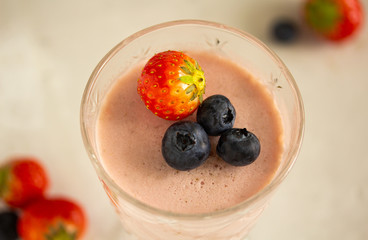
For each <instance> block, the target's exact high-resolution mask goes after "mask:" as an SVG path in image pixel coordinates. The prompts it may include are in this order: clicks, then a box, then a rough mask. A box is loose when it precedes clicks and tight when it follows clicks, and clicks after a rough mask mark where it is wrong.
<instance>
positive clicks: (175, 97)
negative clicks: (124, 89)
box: [137, 51, 206, 120]
mask: <svg viewBox="0 0 368 240" xmlns="http://www.w3.org/2000/svg"><path fill="white" fill-rule="evenodd" d="M205 87H206V83H205V79H204V73H203V71H202V69H201V67H200V66H199V65H198V63H197V62H196V61H195V60H194V59H192V58H190V57H189V56H187V55H186V54H184V53H182V52H177V51H165V52H161V53H158V54H156V55H154V56H153V57H152V58H151V59H150V60H149V61H148V62H147V64H146V65H145V66H144V68H143V71H142V74H141V77H140V78H139V80H138V87H137V90H138V94H139V95H140V96H141V99H142V101H143V102H144V104H145V105H146V107H147V108H148V109H149V110H151V111H152V112H153V113H154V114H155V115H157V116H159V117H161V118H163V119H167V120H179V119H183V118H185V117H187V116H189V115H190V114H192V113H193V112H194V111H195V110H196V109H197V107H198V105H199V104H200V102H202V99H203V94H204V92H205Z"/></svg>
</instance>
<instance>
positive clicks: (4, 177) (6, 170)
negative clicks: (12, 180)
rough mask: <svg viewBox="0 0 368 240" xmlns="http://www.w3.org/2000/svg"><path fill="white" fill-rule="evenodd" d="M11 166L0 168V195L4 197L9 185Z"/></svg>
mask: <svg viewBox="0 0 368 240" xmlns="http://www.w3.org/2000/svg"><path fill="white" fill-rule="evenodd" d="M9 174H10V167H9V166H5V167H2V168H0V197H3V196H4V194H5V192H6V189H7V187H8V181H9Z"/></svg>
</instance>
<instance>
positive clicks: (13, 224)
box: [0, 210, 18, 240]
mask: <svg viewBox="0 0 368 240" xmlns="http://www.w3.org/2000/svg"><path fill="white" fill-rule="evenodd" d="M17 222H18V214H17V213H16V212H15V211H12V210H6V211H4V212H1V213H0V239H1V240H16V239H18V233H17Z"/></svg>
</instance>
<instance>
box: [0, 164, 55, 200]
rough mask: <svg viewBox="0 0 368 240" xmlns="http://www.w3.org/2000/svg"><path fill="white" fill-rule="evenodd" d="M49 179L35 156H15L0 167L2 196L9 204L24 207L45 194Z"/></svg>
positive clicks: (0, 194)
mask: <svg viewBox="0 0 368 240" xmlns="http://www.w3.org/2000/svg"><path fill="white" fill-rule="evenodd" d="M48 185H49V180H48V177H47V175H46V171H45V170H44V168H43V166H41V164H40V163H39V162H38V160H37V159H35V158H30V157H21V158H14V159H11V160H9V161H8V162H6V163H5V164H4V165H2V166H1V167H0V197H1V198H2V199H3V200H4V202H6V203H7V204H8V205H9V206H12V207H24V206H25V205H26V204H28V203H30V202H32V201H34V200H36V199H38V198H42V197H43V196H44V193H45V191H46V189H47V187H48Z"/></svg>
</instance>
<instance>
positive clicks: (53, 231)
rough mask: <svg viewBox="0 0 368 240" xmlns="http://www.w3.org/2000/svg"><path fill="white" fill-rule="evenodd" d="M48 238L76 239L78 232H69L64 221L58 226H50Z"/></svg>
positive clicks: (49, 239)
mask: <svg viewBox="0 0 368 240" xmlns="http://www.w3.org/2000/svg"><path fill="white" fill-rule="evenodd" d="M45 239H46V240H76V239H77V233H76V232H75V231H74V232H72V233H70V232H68V231H67V230H66V228H65V227H64V225H63V224H62V223H60V224H58V226H57V227H56V228H52V227H50V231H49V233H47V234H46V235H45Z"/></svg>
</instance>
